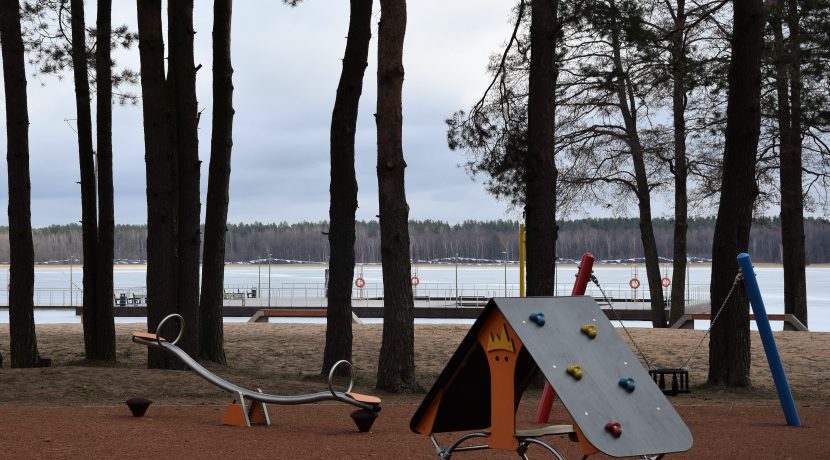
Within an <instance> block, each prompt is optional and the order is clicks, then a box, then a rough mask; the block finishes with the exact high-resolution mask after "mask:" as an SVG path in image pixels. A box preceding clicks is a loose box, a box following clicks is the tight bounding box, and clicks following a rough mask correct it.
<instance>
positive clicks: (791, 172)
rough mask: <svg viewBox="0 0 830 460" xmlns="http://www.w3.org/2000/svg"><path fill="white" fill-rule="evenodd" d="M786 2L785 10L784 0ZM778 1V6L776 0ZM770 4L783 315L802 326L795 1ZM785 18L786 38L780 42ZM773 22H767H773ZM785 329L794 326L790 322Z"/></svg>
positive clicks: (804, 280) (804, 294) (798, 41)
mask: <svg viewBox="0 0 830 460" xmlns="http://www.w3.org/2000/svg"><path fill="white" fill-rule="evenodd" d="M785 2H786V3H787V4H788V8H787V11H786V12H785V10H784V3H785ZM775 3H777V4H775ZM775 3H773V8H774V9H775V12H774V13H773V14H772V15H771V16H773V17H776V18H777V19H775V20H774V21H775V22H776V23H777V24H773V28H774V29H775V31H774V34H775V49H776V53H775V55H776V56H775V57H776V87H777V90H778V126H779V131H780V133H781V149H780V151H781V249H782V256H783V257H782V259H783V260H782V262H783V265H784V313H790V314H793V315H795V317H796V318H798V319H799V320H800V321H801V322H802V323H804V325H805V326H806V325H807V278H806V277H807V275H806V268H805V265H806V254H805V249H804V195H803V184H802V182H801V39H800V25H799V13H798V2H797V1H795V0H778V1H777V2H775ZM782 18H785V20H786V23H787V28H788V29H789V32H790V36H789V40H788V43H786V44H785V43H784V38H783V32H782V30H781V23H782V22H783V21H782ZM772 21H773V20H771V22H772ZM784 328H785V329H787V330H794V329H793V328H792V326H790V324H789V323H784Z"/></svg>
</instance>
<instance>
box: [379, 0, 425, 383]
mask: <svg viewBox="0 0 830 460" xmlns="http://www.w3.org/2000/svg"><path fill="white" fill-rule="evenodd" d="M405 33H406V0H381V2H380V24H379V25H378V76H377V81H378V96H377V98H378V100H377V113H376V114H375V119H376V122H377V136H378V141H377V142H378V162H377V174H378V195H379V199H378V201H379V207H380V248H381V249H380V250H381V259H382V263H383V291H384V296H383V338H382V341H381V347H380V357H379V359H378V378H377V386H378V388H379V389H381V390H386V391H391V392H395V393H398V392H404V391H416V390H418V389H419V386H418V383H417V381H416V379H415V306H414V303H413V299H412V286H411V285H410V275H411V268H412V266H411V261H410V259H409V229H408V228H407V223H408V219H409V205H408V204H407V203H406V191H405V187H404V169H405V168H406V162H405V161H404V158H403V145H402V133H401V131H402V122H403V117H402V113H401V93H402V88H403V77H404V68H403V41H404V34H405Z"/></svg>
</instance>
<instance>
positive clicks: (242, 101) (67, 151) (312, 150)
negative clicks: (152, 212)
mask: <svg viewBox="0 0 830 460" xmlns="http://www.w3.org/2000/svg"><path fill="white" fill-rule="evenodd" d="M376 3H377V2H376ZM211 5H212V2H197V4H196V10H195V26H196V29H197V35H196V46H195V53H196V62H197V64H198V63H201V64H202V65H203V67H202V69H201V70H200V71H199V73H198V75H197V80H198V83H197V93H198V98H199V106H200V109H203V110H204V112H203V113H202V118H201V124H200V156H201V159H202V161H203V165H202V189H203V198H202V201H203V202H204V194H205V191H206V186H207V170H208V161H209V153H210V125H211V73H210V67H211V30H212V19H213V18H212V8H211ZM115 8H116V9H115V10H114V11H113V21H114V22H115V23H116V24H118V23H127V24H128V25H130V27H132V29H133V30H135V4H134V3H133V2H116V5H115ZM88 9H89V10H90V11H89V12H88V14H87V17H88V19H89V20H94V17H95V13H94V8H93V7H92V6H88ZM375 9H376V11H375V18H374V20H373V23H374V24H373V29H374V30H373V39H372V45H371V46H372V48H371V49H370V58H369V61H370V62H369V67H368V68H367V69H366V77H365V82H364V93H363V98H362V99H361V106H360V119H359V125H358V133H357V141H356V155H357V166H356V170H357V174H358V182H359V188H360V191H359V203H360V209H359V210H358V218H361V219H371V218H374V216H375V214H377V178H376V176H375V161H376V159H375V155H376V150H375V149H376V147H375V124H374V118H373V116H372V115H373V113H374V110H375V97H376V91H375V73H376V69H377V67H376V65H375V60H376V55H377V48H376V44H377V43H376V38H377V20H378V19H379V13H378V11H377V9H378V5H375ZM408 9H409V11H408V30H407V35H406V44H405V50H404V65H405V68H406V79H405V81H404V133H403V136H404V155H405V157H406V161H407V163H408V165H409V167H408V168H407V176H406V180H407V195H408V201H409V204H410V207H411V216H412V217H413V218H434V219H446V220H449V221H452V222H457V221H461V220H464V219H472V218H476V219H497V218H503V217H505V214H504V209H505V208H504V205H503V204H502V203H498V202H496V201H495V200H494V199H493V198H491V197H489V196H488V195H487V194H486V193H485V192H484V190H483V188H482V186H481V184H477V183H473V182H471V181H470V179H469V178H468V177H467V175H466V173H465V172H464V171H463V170H462V169H460V168H458V167H457V165H458V164H459V163H462V162H463V157H462V156H461V154H460V153H458V152H450V151H449V149H448V148H447V146H446V133H445V126H444V122H443V120H444V119H445V118H447V117H448V116H449V115H450V114H452V113H453V112H454V111H455V110H458V109H464V108H467V107H469V105H470V104H471V103H472V102H474V100H475V99H476V97H477V96H478V95H479V92H480V91H481V90H482V89H483V88H484V87H485V86H486V84H487V83H488V81H487V75H486V74H485V71H486V65H487V62H488V60H489V54H490V53H491V52H493V51H494V50H496V49H497V48H498V47H499V46H500V45H501V44H502V42H503V41H504V40H505V39H506V38H507V37H508V35H509V33H510V24H509V23H508V14H509V12H510V2H504V1H499V0H486V1H485V0H456V1H453V2H445V1H441V0H418V1H412V2H409V5H408ZM348 19H349V8H348V2H346V1H341V2H331V1H321V0H310V1H308V2H306V3H304V4H302V5H301V6H300V7H297V8H293V9H292V8H287V7H285V6H283V5H282V4H281V3H280V2H277V1H273V0H269V1H245V2H239V3H238V4H237V5H235V8H234V25H233V28H234V29H233V33H234V35H233V41H232V43H233V51H232V52H233V60H234V70H235V72H234V84H235V93H234V105H235V109H236V116H235V119H234V122H235V123H234V152H233V166H232V168H233V172H232V178H231V202H230V210H229V220H230V221H232V222H240V221H254V220H259V221H266V222H268V221H289V222H293V221H300V220H319V219H326V218H327V217H328V207H329V204H328V187H329V178H328V177H329V164H328V161H329V148H328V131H329V123H330V116H331V108H332V105H333V103H334V93H335V89H336V87H337V81H338V78H339V76H340V68H341V58H342V56H343V49H344V47H345V35H346V32H347V29H348ZM116 59H117V61H118V62H119V63H120V64H126V65H129V66H132V67H133V68H136V69H137V67H138V51H137V49H134V50H132V51H130V52H122V53H120V54H118V55H117V56H116ZM30 73H31V72H30ZM42 83H44V84H45V86H44V85H42ZM134 91H135V92H136V93H139V92H140V90H139V88H134ZM93 108H94V105H93ZM29 118H30V120H31V122H32V124H31V128H30V139H31V140H30V143H31V170H32V172H31V176H32V221H33V224H34V225H35V226H44V225H49V224H62V223H69V222H76V221H78V220H80V196H79V192H78V190H79V189H78V186H77V184H76V183H75V182H76V181H77V180H78V175H79V173H78V165H77V157H78V153H77V140H76V137H75V132H74V131H73V130H72V128H71V127H70V125H69V124H67V122H66V121H65V120H70V123H71V125H72V126H73V127H74V121H71V120H72V119H74V118H75V106H74V89H73V85H72V80H71V76H70V75H66V76H65V77H64V78H63V79H62V80H58V79H55V78H52V77H41V78H40V79H35V78H32V79H30V81H29ZM0 120H2V122H3V124H4V122H5V118H4V114H0ZM0 143H2V144H3V145H4V144H5V130H2V132H0ZM113 144H114V148H115V164H114V171H115V190H116V220H117V222H119V223H143V222H145V221H146V204H145V195H144V194H145V174H144V151H143V146H144V141H143V131H142V115H141V108H140V106H127V107H116V108H115V111H114V124H113ZM3 169H5V168H3ZM6 200H7V187H6V177H5V172H3V173H0V202H2V201H6ZM6 222H7V217H6V215H5V213H2V215H0V224H2V225H5V224H6Z"/></svg>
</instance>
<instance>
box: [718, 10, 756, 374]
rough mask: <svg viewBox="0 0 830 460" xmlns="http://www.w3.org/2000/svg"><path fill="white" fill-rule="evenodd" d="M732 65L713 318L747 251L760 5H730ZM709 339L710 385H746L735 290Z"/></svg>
mask: <svg viewBox="0 0 830 460" xmlns="http://www.w3.org/2000/svg"><path fill="white" fill-rule="evenodd" d="M734 5H735V6H734V27H733V31H732V61H731V62H730V63H729V77H728V78H729V102H728V105H727V108H726V145H725V147H724V154H723V176H722V177H723V178H724V180H723V181H722V185H721V194H720V206H719V208H718V216H717V220H716V222H715V235H714V238H713V241H712V281H711V297H712V302H711V304H712V310H713V314H714V313H716V309H718V308H720V306H721V305H722V304H723V303H724V301H726V300H727V295H728V293H729V290H730V288H731V287H732V284H733V280H734V279H735V275H736V274H737V273H738V264H737V262H736V260H735V258H736V257H737V255H738V254H739V253H741V252H746V251H747V249H748V246H749V231H750V227H751V225H752V206H753V203H754V201H755V196H756V194H757V189H756V186H755V155H756V152H757V150H758V138H759V135H760V129H761V128H760V126H761V110H760V98H761V51H762V47H763V23H764V13H763V6H762V2H761V1H760V0H736V1H735V2H734ZM725 305H726V306H725V307H724V309H723V312H722V313H721V315H720V317H719V318H718V321H717V322H716V323H715V324H713V326H712V330H711V335H710V337H709V377H708V383H709V384H710V385H722V386H749V385H750V378H749V365H750V354H749V306H748V303H747V298H746V296H745V295H744V290H743V289H742V288H741V287H740V286H737V287H736V288H735V291H734V292H733V294H732V296H731V297H729V299H728V301H727V302H726V304H725Z"/></svg>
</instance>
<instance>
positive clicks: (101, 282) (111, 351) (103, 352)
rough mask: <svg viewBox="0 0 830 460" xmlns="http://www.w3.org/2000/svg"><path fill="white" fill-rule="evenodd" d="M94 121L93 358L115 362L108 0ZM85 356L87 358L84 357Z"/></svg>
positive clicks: (100, 22) (103, 4)
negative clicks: (95, 154) (94, 305)
mask: <svg viewBox="0 0 830 460" xmlns="http://www.w3.org/2000/svg"><path fill="white" fill-rule="evenodd" d="M96 22H97V26H98V43H97V48H96V57H95V74H96V78H97V88H96V89H97V97H96V104H97V106H96V116H95V117H96V121H97V128H98V129H97V130H96V134H97V138H98V247H97V248H96V256H97V258H98V259H97V261H96V267H95V268H96V270H95V272H96V275H97V278H96V281H95V287H96V289H97V290H98V292H97V293H96V296H95V297H96V298H95V302H96V312H95V318H96V323H97V324H96V325H95V335H96V338H95V341H94V342H95V343H94V350H95V358H94V359H103V360H108V361H115V321H114V318H113V301H114V297H115V295H114V292H113V279H112V263H113V259H114V258H115V254H114V252H115V248H114V245H115V243H114V238H115V205H114V197H113V183H112V67H111V63H112V57H111V50H110V47H111V45H110V36H111V33H112V0H98V15H97V18H96ZM87 357H89V356H88V355H87Z"/></svg>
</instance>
